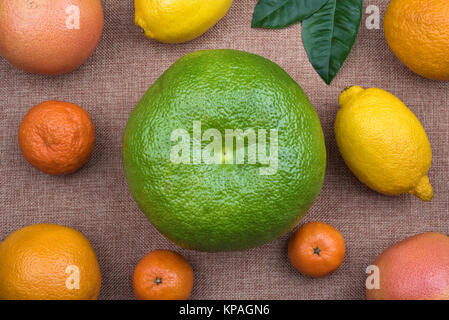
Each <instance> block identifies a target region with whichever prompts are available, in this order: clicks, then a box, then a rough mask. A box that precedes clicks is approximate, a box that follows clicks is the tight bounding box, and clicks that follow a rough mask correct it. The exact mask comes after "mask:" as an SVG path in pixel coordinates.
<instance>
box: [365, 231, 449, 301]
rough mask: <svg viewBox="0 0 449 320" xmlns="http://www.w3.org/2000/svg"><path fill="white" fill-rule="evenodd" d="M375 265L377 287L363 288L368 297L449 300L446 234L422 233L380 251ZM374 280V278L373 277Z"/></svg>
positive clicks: (448, 256) (447, 242)
mask: <svg viewBox="0 0 449 320" xmlns="http://www.w3.org/2000/svg"><path fill="white" fill-rule="evenodd" d="M372 265H373V266H376V267H377V268H378V269H377V274H372V275H373V276H376V277H378V279H377V280H378V285H379V287H377V288H376V287H367V290H366V298H367V299H368V300H449V237H448V236H446V235H445V234H441V233H437V232H426V233H421V234H417V235H414V236H412V237H409V238H407V239H404V240H402V241H400V242H398V243H396V244H395V245H393V246H391V247H390V248H388V249H386V250H385V251H384V252H382V253H381V254H380V255H379V256H378V257H377V259H376V260H375V261H374V263H373V264H372ZM373 280H374V279H373Z"/></svg>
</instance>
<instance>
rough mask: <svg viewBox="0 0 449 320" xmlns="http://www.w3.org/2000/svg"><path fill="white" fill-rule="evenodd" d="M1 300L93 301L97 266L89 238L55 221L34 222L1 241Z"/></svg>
mask: <svg viewBox="0 0 449 320" xmlns="http://www.w3.org/2000/svg"><path fill="white" fill-rule="evenodd" d="M0 261H1V263H0V300H95V299H97V297H98V294H99V292H100V286H101V274H100V267H99V265H98V261H97V257H96V255H95V252H94V250H93V249H92V246H91V245H90V243H89V240H87V239H86V237H85V236H83V235H82V234H81V233H80V232H78V231H76V230H74V229H71V228H68V227H63V226H59V225H54V224H36V225H31V226H28V227H25V228H23V229H20V230H18V231H15V232H13V233H12V234H10V235H9V236H8V237H7V238H6V239H5V240H4V241H3V242H2V243H1V244H0Z"/></svg>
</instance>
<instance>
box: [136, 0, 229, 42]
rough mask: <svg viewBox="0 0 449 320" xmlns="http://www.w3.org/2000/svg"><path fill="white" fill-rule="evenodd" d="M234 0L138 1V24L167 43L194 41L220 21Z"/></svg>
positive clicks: (152, 36) (146, 32) (153, 37)
mask: <svg viewBox="0 0 449 320" xmlns="http://www.w3.org/2000/svg"><path fill="white" fill-rule="evenodd" d="M232 1H233V0H189V1H185V0H135V11H136V15H135V23H136V25H138V26H139V27H141V28H142V29H143V30H144V31H145V35H146V36H147V37H148V38H151V39H156V40H158V41H160V42H164V43H182V42H187V41H190V40H193V39H195V38H197V37H199V36H201V35H202V34H203V33H205V32H206V31H207V30H209V29H210V28H211V27H213V26H214V25H215V24H216V23H217V22H218V21H220V20H221V19H222V18H223V17H224V16H225V15H226V13H227V12H228V10H229V8H230V7H231V5H232Z"/></svg>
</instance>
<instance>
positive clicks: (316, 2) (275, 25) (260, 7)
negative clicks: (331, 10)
mask: <svg viewBox="0 0 449 320" xmlns="http://www.w3.org/2000/svg"><path fill="white" fill-rule="evenodd" d="M327 1H328V0H259V2H258V3H257V5H256V8H255V9H254V14H253V21H252V23H251V27H253V28H269V29H279V28H284V27H287V26H289V25H292V24H294V23H296V22H298V21H302V20H304V19H305V18H308V17H310V16H311V15H312V14H313V13H314V12H316V11H317V10H319V9H320V8H322V7H323V6H324V5H325V4H326V2H327Z"/></svg>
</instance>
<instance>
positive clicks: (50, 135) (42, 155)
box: [19, 101, 95, 175]
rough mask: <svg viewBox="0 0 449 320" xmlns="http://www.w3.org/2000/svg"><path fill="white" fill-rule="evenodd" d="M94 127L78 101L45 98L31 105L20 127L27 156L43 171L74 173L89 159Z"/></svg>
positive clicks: (21, 145)
mask: <svg viewBox="0 0 449 320" xmlns="http://www.w3.org/2000/svg"><path fill="white" fill-rule="evenodd" d="M94 144H95V128H94V125H93V123H92V121H91V119H90V117H89V114H88V113H87V112H86V111H85V110H84V109H83V108H81V107H80V106H77V105H76V104H73V103H69V102H63V101H46V102H43V103H41V104H38V105H37V106H35V107H33V108H31V110H30V111H29V112H28V113H27V114H26V116H25V117H24V119H23V121H22V123H21V125H20V128H19V146H20V149H21V150H22V154H23V156H24V157H25V159H26V160H27V161H28V162H29V163H30V164H31V165H32V166H34V167H35V168H37V169H39V170H40V171H42V172H45V173H48V174H53V175H62V174H69V173H73V172H75V171H76V170H78V169H79V168H80V167H82V166H83V165H84V164H85V163H86V162H87V160H88V159H89V157H90V155H91V154H92V151H93V149H94Z"/></svg>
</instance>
